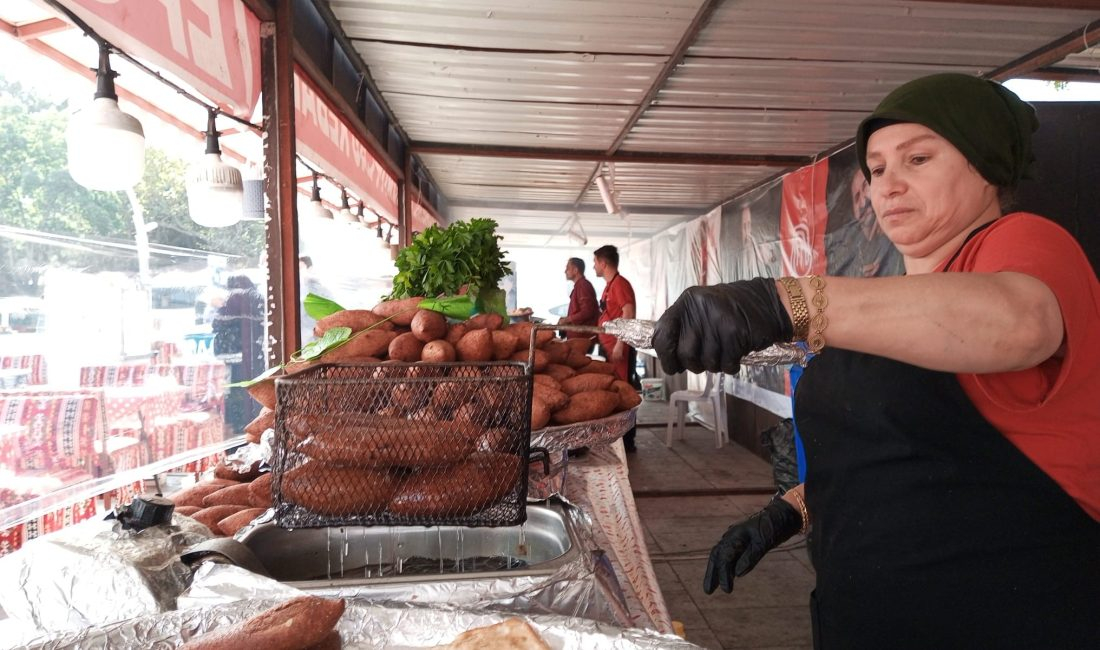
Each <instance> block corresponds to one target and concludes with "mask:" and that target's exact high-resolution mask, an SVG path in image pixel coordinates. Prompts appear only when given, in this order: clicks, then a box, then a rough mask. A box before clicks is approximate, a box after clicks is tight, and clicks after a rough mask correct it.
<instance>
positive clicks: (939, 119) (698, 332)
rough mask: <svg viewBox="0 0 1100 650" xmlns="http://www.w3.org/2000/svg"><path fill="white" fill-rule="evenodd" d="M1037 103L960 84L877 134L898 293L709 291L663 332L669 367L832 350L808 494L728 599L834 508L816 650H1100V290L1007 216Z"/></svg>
mask: <svg viewBox="0 0 1100 650" xmlns="http://www.w3.org/2000/svg"><path fill="white" fill-rule="evenodd" d="M1037 127H1038V123H1037V121H1036V119H1035V115H1034V111H1033V110H1032V108H1031V107H1030V106H1029V105H1028V104H1026V103H1025V102H1023V101H1021V100H1020V99H1019V98H1018V97H1016V95H1014V94H1013V93H1012V92H1011V91H1008V90H1007V89H1005V88H1003V87H1002V86H1000V85H999V84H996V83H994V82H990V81H985V80H982V79H978V78H975V77H969V76H966V75H961V74H940V75H933V76H930V77H925V78H922V79H917V80H915V81H912V82H909V83H907V84H905V85H903V86H901V87H900V88H898V89H897V90H895V91H894V92H892V93H891V94H890V95H888V96H887V97H886V98H885V99H884V100H883V101H882V103H880V104H879V106H878V108H876V109H875V111H874V112H873V113H872V114H871V115H870V116H869V117H868V118H867V119H865V120H864V121H863V122H862V123H861V124H860V127H859V131H858V133H857V136H856V147H857V156H858V159H859V161H860V164H861V166H862V168H863V173H864V176H865V177H867V179H868V180H869V182H870V192H871V200H872V205H873V206H874V209H875V215H876V218H877V221H878V224H879V226H880V227H881V228H882V230H883V232H885V233H886V235H887V236H888V237H889V238H890V240H891V241H892V242H893V243H894V245H895V246H896V247H897V248H898V250H899V251H900V252H901V253H902V256H903V258H904V261H905V270H906V275H905V276H903V277H891V278H868V279H864V278H843V277H828V278H819V277H813V276H812V277H810V278H781V279H780V280H778V281H776V280H772V279H768V278H756V279H754V280H748V281H745V282H737V283H732V284H728V285H720V286H717V287H695V288H693V289H690V290H688V291H687V292H685V294H684V295H683V296H681V298H680V299H679V300H677V302H676V303H675V304H674V305H673V306H672V307H671V308H670V309H669V310H668V311H667V312H666V313H665V314H664V315H663V316H662V317H661V319H660V321H659V323H658V325H657V329H656V332H655V334H654V348H655V349H656V351H657V353H658V356H659V358H660V360H661V363H662V365H664V367H665V370H666V371H667V372H678V371H680V370H682V369H685V368H686V369H688V370H692V371H695V372H700V371H703V370H712V371H714V370H724V371H727V372H728V371H729V370H730V369H736V367H737V364H738V360H739V359H740V357H741V356H742V355H743V354H745V353H746V352H748V351H750V350H755V349H761V348H763V347H766V346H767V345H769V344H771V343H774V342H777V341H784V340H791V339H798V340H806V341H807V342H808V343H809V346H810V348H811V350H813V351H815V352H819V354H817V355H816V356H815V357H814V359H813V361H811V362H810V364H809V365H808V366H807V368H806V370H805V373H804V375H803V376H802V378H801V380H800V382H799V384H798V388H797V390H796V393H795V416H796V419H797V421H798V427H799V432H800V433H801V434H802V438H803V441H804V443H805V447H806V456H807V477H806V482H805V485H804V486H798V487H796V488H794V489H792V490H791V491H790V492H788V493H787V494H786V495H784V496H783V497H782V498H780V499H776V500H775V501H773V502H772V503H771V504H769V505H768V506H767V507H766V508H764V510H762V511H761V512H759V513H757V514H756V515H754V516H753V517H751V518H749V519H748V520H746V521H743V522H740V523H738V524H735V525H734V526H732V527H731V528H730V529H729V530H728V531H727V532H726V534H725V535H724V536H723V538H722V540H721V541H720V542H719V543H718V544H717V545H716V546H715V548H714V549H713V550H712V552H711V556H710V561H709V563H708V566H707V571H706V576H705V578H704V589H705V590H706V591H707V592H708V593H709V592H712V591H713V590H714V589H715V588H716V587H718V586H721V587H722V588H723V590H724V591H726V592H729V591H730V590H731V589H732V587H733V579H734V576H735V575H736V576H742V575H744V574H745V573H747V572H748V571H750V570H751V569H752V568H753V567H754V566H755V565H756V563H757V562H758V561H759V560H760V558H761V557H762V556H763V555H764V554H765V553H766V552H767V551H768V550H769V549H771V548H774V547H775V546H776V545H777V544H779V543H781V542H783V541H784V540H786V539H788V538H789V537H791V536H792V535H794V534H795V533H797V532H799V531H803V532H804V531H805V529H806V526H807V525H808V524H809V522H810V518H811V515H812V518H813V525H814V538H815V543H814V548H813V553H814V556H815V557H814V559H815V566H816V567H817V569H818V571H817V584H816V588H815V590H814V593H813V594H812V596H811V614H812V617H813V629H814V644H815V647H818V648H846V649H858V648H1025V647H1026V648H1032V647H1037V648H1038V647H1041V648H1086V647H1088V648H1091V647H1095V644H1096V643H1097V640H1098V639H1100V616H1098V615H1097V612H1098V611H1100V610H1098V607H1100V523H1098V520H1100V344H1098V343H1097V341H1096V334H1097V333H1098V332H1100V284H1098V283H1097V280H1096V275H1095V273H1094V272H1093V270H1092V268H1091V265H1090V264H1089V261H1088V259H1087V257H1086V256H1085V254H1084V251H1082V250H1081V247H1080V246H1079V245H1078V244H1077V242H1076V241H1074V239H1073V238H1072V236H1070V235H1069V233H1067V232H1066V231H1065V230H1063V229H1062V228H1061V227H1059V226H1057V225H1056V224H1054V223H1053V222H1051V221H1048V220H1046V219H1043V218H1042V217H1038V216H1036V215H1032V214H1025V213H1014V214H1009V215H1006V216H1005V215H1003V214H1002V207H1001V199H1002V198H1003V196H1004V195H1005V193H1006V191H1009V190H1011V189H1012V188H1013V187H1015V186H1016V184H1017V183H1018V182H1019V180H1020V179H1021V178H1023V177H1025V176H1026V175H1027V174H1028V173H1029V169H1030V167H1031V164H1032V162H1033V156H1032V154H1031V133H1032V132H1033V131H1034V130H1035V129H1036V128H1037Z"/></svg>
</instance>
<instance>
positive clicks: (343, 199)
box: [335, 187, 359, 225]
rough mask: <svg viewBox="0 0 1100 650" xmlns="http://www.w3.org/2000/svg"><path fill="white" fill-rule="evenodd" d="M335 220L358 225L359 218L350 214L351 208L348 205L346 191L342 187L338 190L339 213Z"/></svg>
mask: <svg viewBox="0 0 1100 650" xmlns="http://www.w3.org/2000/svg"><path fill="white" fill-rule="evenodd" d="M335 218H336V220H337V221H340V222H342V223H348V224H353V225H358V224H359V218H358V217H356V216H355V215H354V214H352V213H351V206H350V205H348V191H347V189H345V188H343V187H341V188H340V212H338V213H337V216H336V217H335Z"/></svg>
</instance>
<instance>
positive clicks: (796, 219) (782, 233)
mask: <svg viewBox="0 0 1100 650" xmlns="http://www.w3.org/2000/svg"><path fill="white" fill-rule="evenodd" d="M828 178H829V160H828V159H827V158H826V159H825V160H822V161H820V162H818V163H817V164H814V165H810V166H809V167H803V168H802V169H799V170H798V171H795V172H791V173H790V174H787V175H786V176H784V177H783V203H782V206H781V207H780V209H779V240H780V243H781V244H782V246H783V275H791V276H796V277H797V276H803V275H810V274H811V273H812V274H817V275H824V273H825V229H826V227H827V226H828V220H829V211H828V208H826V205H825V196H826V183H827V182H828Z"/></svg>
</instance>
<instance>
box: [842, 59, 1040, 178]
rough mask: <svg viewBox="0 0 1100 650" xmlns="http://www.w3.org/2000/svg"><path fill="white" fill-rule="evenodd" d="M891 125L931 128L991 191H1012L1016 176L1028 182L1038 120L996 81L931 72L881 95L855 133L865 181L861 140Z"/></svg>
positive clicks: (864, 142)
mask: <svg viewBox="0 0 1100 650" xmlns="http://www.w3.org/2000/svg"><path fill="white" fill-rule="evenodd" d="M897 122H915V123H917V124H921V125H924V126H926V127H928V128H930V129H932V130H933V131H935V132H936V133H938V134H939V135H940V136H942V137H943V138H944V139H946V140H947V141H948V142H950V143H951V144H953V145H955V148H956V149H958V150H959V151H960V152H962V154H963V155H964V156H966V159H967V160H968V161H970V164H972V165H974V168H975V169H977V170H978V172H979V173H981V175H982V177H983V178H985V180H987V181H989V182H990V183H991V184H993V185H996V186H997V187H1008V188H1012V187H1015V186H1016V185H1017V184H1018V183H1019V182H1020V179H1021V178H1031V168H1032V166H1033V163H1034V162H1035V156H1034V155H1033V154H1032V152H1031V134H1032V133H1034V132H1035V130H1036V129H1038V128H1039V120H1037V119H1036V118H1035V109H1034V108H1032V107H1031V104H1028V103H1027V102H1025V101H1024V100H1022V99H1020V98H1019V97H1017V96H1016V94H1015V93H1013V92H1012V91H1011V90H1009V89H1007V88H1005V87H1004V86H1002V85H1001V84H999V83H997V82H994V81H987V80H985V79H979V78H977V77H971V76H969V75H965V74H958V73H944V74H934V75H930V76H928V77H922V78H920V79H915V80H913V81H910V82H908V83H906V84H904V85H902V86H900V87H899V88H897V89H896V90H894V92H892V93H890V94H889V95H887V96H886V98H885V99H883V100H882V102H880V103H879V105H878V107H877V108H875V110H874V112H872V113H871V114H870V115H868V116H867V117H866V118H865V119H864V120H863V121H862V122H860V124H859V130H858V131H857V132H856V156H857V158H858V160H859V166H860V167H861V168H862V169H863V176H864V178H866V179H868V180H870V178H871V171H870V169H868V167H867V139H868V138H870V137H871V134H872V133H874V132H875V131H876V130H877V129H879V128H881V127H883V126H886V125H889V124H893V123H897Z"/></svg>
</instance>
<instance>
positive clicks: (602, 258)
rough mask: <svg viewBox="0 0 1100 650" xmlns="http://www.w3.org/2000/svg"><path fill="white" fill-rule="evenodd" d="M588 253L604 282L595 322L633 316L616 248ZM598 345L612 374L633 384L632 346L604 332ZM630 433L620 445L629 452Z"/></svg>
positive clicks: (630, 291) (631, 444) (630, 295)
mask: <svg viewBox="0 0 1100 650" xmlns="http://www.w3.org/2000/svg"><path fill="white" fill-rule="evenodd" d="M592 255H593V261H592V268H594V269H596V275H597V276H599V277H601V278H603V281H604V282H605V283H606V284H605V285H604V289H603V297H602V298H600V317H599V318H598V319H597V323H598V324H599V325H603V324H604V323H606V322H607V321H609V320H614V319H616V318H634V317H635V316H636V309H635V305H636V302H635V300H634V287H632V286H631V285H630V281H629V280H627V279H626V278H624V277H623V276H621V275H619V249H617V248H615V247H614V246H611V245H607V246H601V247H599V248H597V249H596V251H595V252H594V253H592ZM600 347H601V348H603V351H604V354H605V355H606V356H607V360H608V362H609V363H611V365H612V366H614V368H615V376H616V377H617V378H619V379H621V380H623V381H625V382H629V383H630V384H632V385H633V384H634V383H635V381H634V379H633V378H634V360H635V356H634V355H635V352H634V348H632V347H630V346H629V345H627V344H626V343H623V342H622V341H620V340H618V339H617V338H615V337H614V336H610V335H608V334H600ZM634 434H635V430H634V429H633V428H631V429H630V431H628V432H626V434H625V435H624V436H623V445H624V446H625V447H626V450H627V451H629V452H633V451H634V450H635V449H634Z"/></svg>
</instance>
